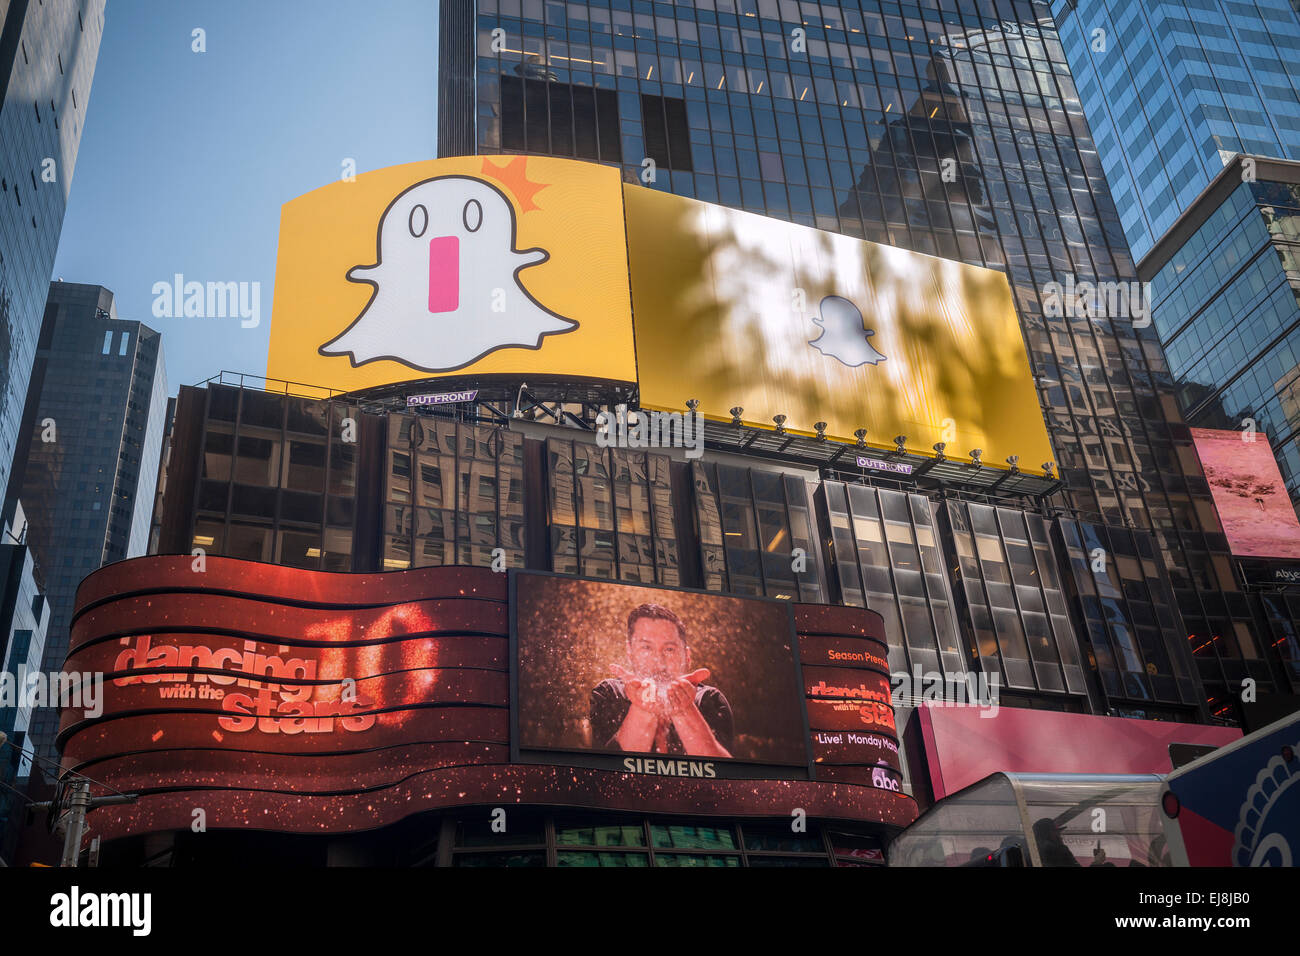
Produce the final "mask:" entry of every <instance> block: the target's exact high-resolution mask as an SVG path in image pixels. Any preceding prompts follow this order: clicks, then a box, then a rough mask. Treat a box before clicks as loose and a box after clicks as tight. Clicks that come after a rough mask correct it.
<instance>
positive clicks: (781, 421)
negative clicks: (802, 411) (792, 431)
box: [772, 415, 786, 435]
mask: <svg viewBox="0 0 1300 956" xmlns="http://www.w3.org/2000/svg"><path fill="white" fill-rule="evenodd" d="M785 418H786V416H784V415H773V416H772V421H774V422H776V433H777V434H778V435H784V434H785Z"/></svg>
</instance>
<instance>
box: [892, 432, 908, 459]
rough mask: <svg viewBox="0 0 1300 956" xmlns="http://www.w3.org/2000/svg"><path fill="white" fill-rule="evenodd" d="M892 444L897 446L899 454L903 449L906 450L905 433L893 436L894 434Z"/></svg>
mask: <svg viewBox="0 0 1300 956" xmlns="http://www.w3.org/2000/svg"><path fill="white" fill-rule="evenodd" d="M894 444H895V445H896V446H897V448H898V453H899V454H900V455H901V454H902V453H903V452H904V451H906V450H907V436H906V435H895V436H894Z"/></svg>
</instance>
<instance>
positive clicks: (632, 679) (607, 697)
mask: <svg viewBox="0 0 1300 956" xmlns="http://www.w3.org/2000/svg"><path fill="white" fill-rule="evenodd" d="M627 657H628V663H629V665H630V669H629V668H625V667H622V666H620V665H618V664H611V665H610V672H611V673H613V674H614V675H615V676H614V677H610V678H606V679H605V680H603V681H601V682H600V683H599V684H597V685H596V686H595V688H593V689H592V692H591V735H592V742H593V743H594V744H595V746H596V747H598V748H600V749H604V750H623V751H627V752H630V753H657V754H686V755H689V756H692V757H730V756H731V749H730V748H731V745H732V739H733V737H732V735H733V731H732V718H731V705H730V704H729V703H727V698H726V696H725V695H724V694H723V693H722V691H720V690H718V688H716V687H711V686H709V685H708V684H705V683H704V681H706V680H708V678H709V670H708V668H705V667H701V668H699V669H697V670H690V666H691V649H690V647H689V646H688V645H687V643H686V625H684V624H683V623H682V621H681V618H679V617H678V616H677V615H676V614H674V613H673V612H672V611H670V610H669V609H668V608H666V607H663V606H662V605H659V604H642V605H641V606H640V607H638V608H636V609H635V610H633V611H632V613H631V614H629V615H628V616H627Z"/></svg>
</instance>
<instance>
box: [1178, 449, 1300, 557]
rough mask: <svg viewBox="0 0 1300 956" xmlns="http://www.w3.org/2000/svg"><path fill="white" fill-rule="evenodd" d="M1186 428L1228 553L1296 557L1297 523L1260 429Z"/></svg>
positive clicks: (1299, 545)
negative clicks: (1199, 461)
mask: <svg viewBox="0 0 1300 956" xmlns="http://www.w3.org/2000/svg"><path fill="white" fill-rule="evenodd" d="M1190 431H1191V433H1192V441H1193V442H1195V443H1196V452H1197V454H1198V455H1200V458H1201V465H1202V466H1203V467H1204V468H1205V479H1206V481H1208V482H1209V483H1210V493H1211V494H1212V495H1213V496H1214V507H1215V509H1216V510H1217V511H1218V512H1219V520H1220V522H1221V523H1222V524H1223V533H1224V534H1225V535H1227V537H1228V547H1229V549H1230V550H1231V551H1232V553H1233V554H1235V555H1237V556H1238V557H1241V558H1300V521H1297V520H1296V514H1295V508H1294V507H1292V505H1291V497H1290V495H1288V494H1287V490H1286V486H1285V485H1284V484H1282V474H1281V472H1279V471H1278V468H1277V460H1276V459H1275V458H1274V457H1273V450H1272V449H1271V448H1269V445H1268V439H1267V438H1265V437H1264V435H1263V434H1262V433H1260V432H1250V433H1247V432H1239V431H1232V430H1219V429H1212V428H1193V429H1191V430H1190ZM1247 439H1253V440H1247Z"/></svg>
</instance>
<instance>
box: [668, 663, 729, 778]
mask: <svg viewBox="0 0 1300 956" xmlns="http://www.w3.org/2000/svg"><path fill="white" fill-rule="evenodd" d="M708 677H709V670H708V668H707V667H701V668H700V669H699V670H694V671H691V672H690V673H689V674H683V675H682V676H681V677H679V678H677V679H676V680H675V681H673V682H672V683H671V684H670V685H669V686H668V716H669V718H670V719H671V720H672V722H673V727H674V728H675V729H676V731H677V736H678V737H680V738H681V741H682V746H683V747H684V748H685V749H686V752H687V753H688V754H690V755H691V756H692V757H730V756H731V753H730V752H729V751H728V750H727V748H726V747H724V746H722V744H720V743H718V738H717V737H715V736H713V728H712V727H710V726H709V722H708V721H707V720H705V719H704V715H703V714H701V713H700V708H699V707H697V706H695V693H696V690H697V687H696V685H697V684H700V683H703V682H704V681H706V680H708Z"/></svg>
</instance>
